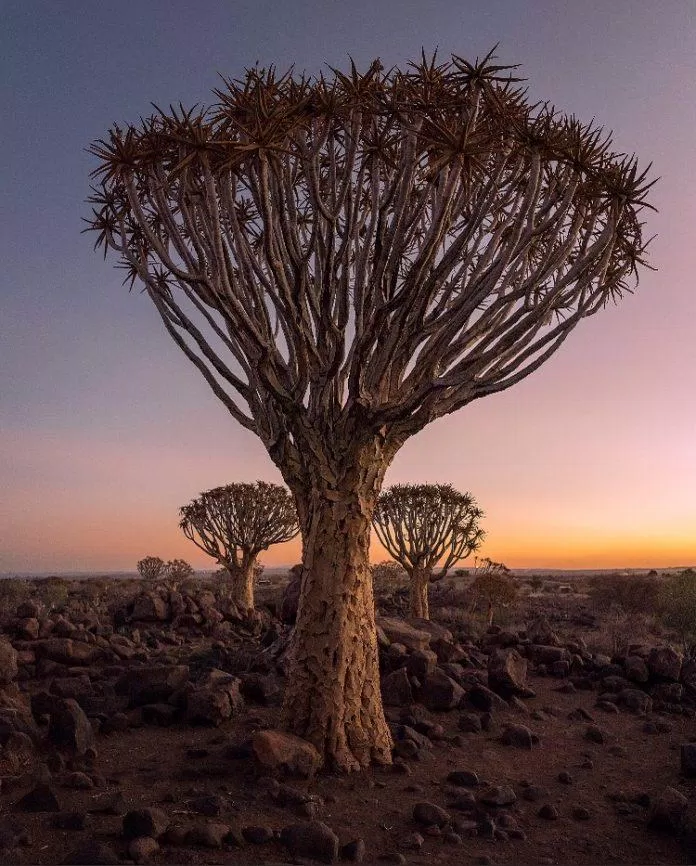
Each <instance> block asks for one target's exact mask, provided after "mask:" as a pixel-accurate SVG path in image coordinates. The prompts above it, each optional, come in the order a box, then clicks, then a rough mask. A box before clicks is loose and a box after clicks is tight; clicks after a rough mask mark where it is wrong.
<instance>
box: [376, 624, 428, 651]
mask: <svg viewBox="0 0 696 866" xmlns="http://www.w3.org/2000/svg"><path fill="white" fill-rule="evenodd" d="M377 624H378V626H379V627H380V628H381V629H382V631H383V632H384V633H385V635H386V636H387V638H388V639H389V641H390V642H391V643H400V644H403V645H404V646H405V647H406V648H407V649H410V650H425V649H428V648H429V645H430V632H428V631H425V630H423V629H418V628H414V627H413V626H412V625H409V624H408V623H406V622H404V621H403V620H402V619H394V618H391V617H384V616H383V617H379V618H378V619H377Z"/></svg>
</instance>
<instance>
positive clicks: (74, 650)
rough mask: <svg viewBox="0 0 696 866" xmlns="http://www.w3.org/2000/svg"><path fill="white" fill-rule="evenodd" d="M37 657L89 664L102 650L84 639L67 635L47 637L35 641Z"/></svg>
mask: <svg viewBox="0 0 696 866" xmlns="http://www.w3.org/2000/svg"><path fill="white" fill-rule="evenodd" d="M34 651H35V652H36V656H37V658H43V659H48V660H49V661H52V662H57V663H58V664H61V665H70V666H71V667H72V666H74V665H91V664H92V663H93V662H95V661H96V660H97V659H98V658H100V656H101V655H102V650H101V649H100V648H99V647H97V646H92V645H90V644H88V643H85V642H84V641H80V640H74V639H73V638H67V637H49V638H45V639H44V640H39V641H35V643H34Z"/></svg>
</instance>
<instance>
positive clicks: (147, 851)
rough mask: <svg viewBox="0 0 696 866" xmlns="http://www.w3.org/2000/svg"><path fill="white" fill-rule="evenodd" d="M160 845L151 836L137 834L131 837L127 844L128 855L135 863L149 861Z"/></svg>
mask: <svg viewBox="0 0 696 866" xmlns="http://www.w3.org/2000/svg"><path fill="white" fill-rule="evenodd" d="M159 849H160V846H159V842H158V841H157V839H153V838H152V836H139V837H138V838H137V839H131V841H130V842H129V844H128V855H129V856H130V857H131V858H132V859H133V860H135V862H136V863H149V862H150V860H151V859H152V857H154V855H155V854H157V852H158V851H159Z"/></svg>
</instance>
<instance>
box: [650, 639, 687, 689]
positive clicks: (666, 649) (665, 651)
mask: <svg viewBox="0 0 696 866" xmlns="http://www.w3.org/2000/svg"><path fill="white" fill-rule="evenodd" d="M683 661H684V657H683V656H682V655H681V653H678V652H677V651H676V650H675V649H672V647H671V646H660V647H653V649H651V650H650V654H649V655H648V658H647V666H648V670H649V671H650V676H651V677H652V678H653V679H657V680H672V681H673V682H678V681H679V675H680V674H681V667H682V663H683Z"/></svg>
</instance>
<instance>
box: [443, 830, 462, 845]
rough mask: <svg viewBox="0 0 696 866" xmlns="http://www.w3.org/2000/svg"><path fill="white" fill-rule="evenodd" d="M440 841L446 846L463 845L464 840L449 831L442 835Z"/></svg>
mask: <svg viewBox="0 0 696 866" xmlns="http://www.w3.org/2000/svg"><path fill="white" fill-rule="evenodd" d="M442 841H443V842H446V843H447V844H448V845H463V844H464V840H463V839H462V837H461V836H460V835H459V833H454V832H452V831H451V830H448V831H447V832H446V833H443V834H442Z"/></svg>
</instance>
